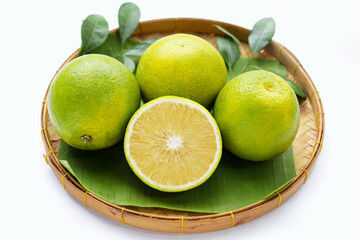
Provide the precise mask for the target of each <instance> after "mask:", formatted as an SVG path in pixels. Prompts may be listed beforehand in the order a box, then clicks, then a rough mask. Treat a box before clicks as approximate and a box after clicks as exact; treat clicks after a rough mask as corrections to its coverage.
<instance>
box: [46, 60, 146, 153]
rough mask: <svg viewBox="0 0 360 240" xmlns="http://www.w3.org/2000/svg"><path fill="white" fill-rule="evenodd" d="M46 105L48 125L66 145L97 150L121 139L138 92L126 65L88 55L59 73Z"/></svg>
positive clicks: (138, 96)
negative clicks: (49, 124) (49, 122)
mask: <svg viewBox="0 0 360 240" xmlns="http://www.w3.org/2000/svg"><path fill="white" fill-rule="evenodd" d="M47 104H48V110H49V116H50V120H51V123H52V125H53V126H54V128H55V131H56V132H57V134H58V135H59V136H60V137H61V138H62V139H63V140H64V141H65V142H66V143H68V144H69V145H71V146H73V147H75V148H79V149H84V150H97V149H102V148H107V147H110V146H112V145H114V144H115V143H117V142H118V141H119V140H121V139H122V138H123V136H124V133H125V129H126V125H127V123H128V121H129V120H130V118H131V116H132V114H133V113H134V112H135V111H136V110H137V109H138V108H139V106H140V89H139V86H138V83H137V81H136V79H135V77H134V75H133V74H132V73H131V72H130V70H128V69H127V67H126V66H125V65H123V64H122V63H120V62H119V61H117V60H116V59H114V58H111V57H108V56H105V55H99V54H89V55H84V56H81V57H79V58H76V59H75V60H73V61H71V62H70V63H69V64H67V65H66V66H65V67H63V68H62V69H61V70H60V71H59V73H58V74H57V75H56V77H55V79H54V81H53V83H52V85H51V87H50V89H49V94H48V98H47ZM84 136H85V137H84ZM89 136H90V137H89Z"/></svg>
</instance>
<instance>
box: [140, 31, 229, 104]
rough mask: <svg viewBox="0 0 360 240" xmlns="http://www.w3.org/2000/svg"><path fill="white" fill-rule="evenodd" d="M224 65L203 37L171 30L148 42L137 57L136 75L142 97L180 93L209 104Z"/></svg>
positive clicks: (223, 75) (223, 73) (223, 76)
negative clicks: (148, 44) (167, 33)
mask: <svg viewBox="0 0 360 240" xmlns="http://www.w3.org/2000/svg"><path fill="white" fill-rule="evenodd" d="M226 77H227V72H226V66H225V63H224V60H223V59H222V57H221V55H220V54H219V52H218V51H217V50H216V49H215V48H214V47H213V46H212V45H211V44H210V43H208V42H207V41H205V40H203V39H202V38H200V37H197V36H194V35H189V34H174V35H170V36H167V37H164V38H162V39H160V40H158V41H156V42H155V43H154V44H152V45H151V46H150V47H149V48H148V49H147V50H146V51H145V53H144V54H143V56H142V57H141V59H140V61H139V64H138V67H137V72H136V78H137V80H138V82H139V86H140V89H141V93H142V95H143V98H144V99H145V101H149V100H152V99H155V98H158V97H161V96H168V95H174V96H180V97H185V98H189V99H191V100H194V101H196V102H198V103H200V104H202V105H203V106H205V107H210V106H211V104H212V103H213V102H214V100H215V98H216V96H217V94H218V93H219V92H220V90H221V88H222V87H223V86H224V85H225V83H226Z"/></svg>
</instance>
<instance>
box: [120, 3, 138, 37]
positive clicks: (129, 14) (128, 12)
mask: <svg viewBox="0 0 360 240" xmlns="http://www.w3.org/2000/svg"><path fill="white" fill-rule="evenodd" d="M139 20H140V9H139V7H138V6H137V5H136V4H134V3H131V2H127V3H124V4H123V5H121V7H120V8H119V14H118V21H119V33H120V38H121V42H122V43H125V42H126V40H127V39H128V38H129V37H130V36H131V34H132V33H133V32H134V30H135V28H136V27H137V25H138V24H139Z"/></svg>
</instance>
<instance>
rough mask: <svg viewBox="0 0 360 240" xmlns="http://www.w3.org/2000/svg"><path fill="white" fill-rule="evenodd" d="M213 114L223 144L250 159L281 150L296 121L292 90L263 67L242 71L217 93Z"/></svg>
mask: <svg viewBox="0 0 360 240" xmlns="http://www.w3.org/2000/svg"><path fill="white" fill-rule="evenodd" d="M214 118H215V120H216V122H217V123H218V125H219V128H220V131H221V134H222V137H223V143H224V147H225V148H226V149H227V150H229V151H230V152H232V153H233V154H235V155H237V156H238V157H240V158H244V159H247V160H251V161H264V160H269V159H272V158H273V157H275V156H278V155H280V154H281V153H283V152H285V151H286V150H287V149H288V148H289V147H290V145H291V143H292V142H293V140H294V138H295V136H296V133H297V131H298V128H299V123H300V108H299V103H298V101H297V98H296V95H295V93H294V91H293V90H292V89H291V87H290V86H289V84H288V83H286V82H285V80H283V79H282V78H281V77H279V76H277V75H275V74H273V73H271V72H267V71H262V70H260V71H251V72H247V73H243V74H241V75H239V76H237V77H235V78H233V79H232V80H231V81H229V82H228V83H227V84H226V85H225V87H224V88H223V89H222V90H221V92H220V93H219V95H218V97H217V99H216V102H215V106H214Z"/></svg>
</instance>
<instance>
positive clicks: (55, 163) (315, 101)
mask: <svg viewBox="0 0 360 240" xmlns="http://www.w3.org/2000/svg"><path fill="white" fill-rule="evenodd" d="M169 21H175V22H182V21H199V22H212V23H213V24H218V25H220V26H224V27H230V28H231V27H232V28H241V29H243V30H245V31H248V32H250V30H249V29H246V28H243V27H240V26H237V25H234V24H230V23H226V22H221V21H215V20H210V19H203V18H161V19H152V20H147V21H142V22H140V23H139V26H138V28H139V29H140V30H139V31H140V33H138V34H134V35H133V36H136V35H142V28H143V25H146V24H152V23H162V22H169ZM117 31H118V28H115V29H112V30H110V32H113V33H115V32H117ZM270 44H271V45H274V46H277V47H279V48H281V49H282V53H286V54H287V55H289V56H290V58H291V59H292V61H294V62H296V63H298V65H297V68H296V71H299V70H300V71H302V72H303V74H304V75H305V77H306V78H307V80H308V83H309V84H310V88H311V90H312V92H311V93H309V92H307V91H306V94H307V96H308V97H313V98H312V99H311V100H312V101H311V102H310V104H311V105H312V106H314V105H316V108H317V109H318V114H319V113H324V110H323V105H322V102H321V99H320V96H319V92H318V91H317V89H316V87H315V85H314V83H313V81H312V80H311V78H310V76H309V75H308V73H307V72H306V70H305V69H304V68H303V66H302V65H301V64H300V61H299V60H298V59H297V58H296V57H295V55H294V54H293V53H292V52H291V51H290V50H288V49H287V48H286V47H284V46H283V45H281V44H280V43H278V42H276V41H274V40H272V41H271V43H270ZM78 52H79V49H77V50H76V51H75V52H73V53H72V54H71V55H70V56H69V57H68V58H67V59H66V60H65V61H64V63H63V64H62V65H61V66H60V68H59V69H58V70H57V71H56V73H55V74H54V76H53V77H52V80H51V81H50V83H49V85H48V88H47V90H46V93H45V95H44V99H43V102H42V106H41V136H42V138H43V141H44V144H45V148H46V151H48V153H49V152H51V150H52V146H51V142H50V138H49V135H48V134H46V131H43V129H46V123H45V113H46V109H47V107H46V106H47V104H46V99H47V95H48V91H49V88H50V86H51V83H52V81H53V80H54V78H55V76H56V75H57V73H58V72H59V70H60V69H61V68H62V67H64V65H66V64H67V62H68V61H70V60H71V59H73V58H74V57H76V56H77V54H78ZM314 93H317V94H314ZM310 94H311V96H310ZM314 111H315V110H314ZM317 123H318V124H317V125H316V132H317V136H316V139H315V141H316V143H321V144H316V143H315V145H314V149H313V152H312V155H311V157H310V160H309V161H308V163H307V164H306V166H305V167H304V171H301V172H299V173H298V174H297V175H296V177H295V178H294V179H293V180H292V181H291V182H290V183H288V184H287V185H286V186H285V187H284V188H282V189H281V190H280V191H279V192H278V193H279V194H280V195H283V194H284V193H286V192H287V191H288V190H290V189H291V188H292V187H294V186H295V185H296V184H298V183H299V182H300V181H304V182H305V181H306V178H307V177H308V175H309V174H310V172H311V169H312V167H313V165H314V163H315V161H316V159H317V157H318V156H319V154H320V152H321V149H322V142H323V139H324V131H325V119H324V114H320V115H319V121H318V122H317ZM48 159H50V161H48V164H49V165H50V167H51V168H54V169H55V170H57V171H58V172H59V173H60V174H61V175H63V177H64V176H65V175H66V177H65V179H64V178H63V181H64V180H66V181H68V182H69V183H71V184H73V185H74V186H75V187H76V188H78V189H79V190H80V191H82V192H83V193H84V194H86V192H87V190H86V189H85V188H84V187H82V186H81V185H80V184H79V183H78V181H77V180H76V179H75V178H74V177H73V176H72V175H71V174H70V173H69V172H68V171H67V170H66V169H65V168H64V167H63V166H62V165H61V163H60V162H59V160H58V158H57V156H56V154H55V153H54V152H52V153H50V154H48ZM54 169H52V170H53V171H54ZM296 191H297V190H296ZM87 196H88V197H92V198H93V199H94V200H96V201H98V202H100V203H102V204H105V205H107V206H109V207H112V208H115V209H118V210H121V211H123V212H127V213H129V214H134V215H138V216H142V217H146V218H152V219H154V218H155V219H161V220H177V221H179V220H180V221H197V220H204V219H220V218H223V217H229V216H231V215H237V214H240V213H245V212H247V211H250V210H253V209H255V208H259V207H261V206H263V205H265V204H266V203H269V202H270V201H272V200H274V199H276V198H279V195H278V194H277V193H274V194H272V195H271V196H269V197H267V198H265V199H263V200H261V201H258V202H256V203H253V204H251V205H248V206H246V207H242V208H239V209H236V210H233V211H228V212H223V213H213V214H211V213H210V214H207V215H202V216H186V217H178V216H164V215H157V214H153V213H145V212H140V211H135V210H133V209H129V208H127V207H126V206H125V207H121V206H118V205H114V204H112V203H110V202H107V201H105V200H103V199H101V198H100V197H97V196H96V195H94V194H92V193H91V192H88V194H87ZM280 201H281V197H280Z"/></svg>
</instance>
